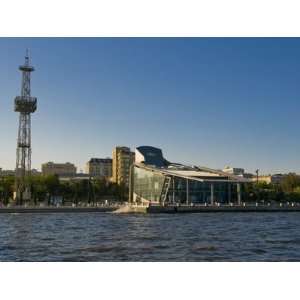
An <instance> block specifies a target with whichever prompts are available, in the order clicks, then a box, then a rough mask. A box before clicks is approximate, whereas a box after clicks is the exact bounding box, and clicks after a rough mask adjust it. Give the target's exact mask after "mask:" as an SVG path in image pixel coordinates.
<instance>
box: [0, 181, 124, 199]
mask: <svg viewBox="0 0 300 300" xmlns="http://www.w3.org/2000/svg"><path fill="white" fill-rule="evenodd" d="M28 182H29V184H30V188H31V196H32V202H33V203H34V204H36V205H37V204H39V203H41V202H44V203H47V204H48V205H50V204H51V198H52V197H55V196H61V197H62V199H63V203H65V202H72V203H76V204H78V203H79V202H80V203H94V202H95V201H103V199H106V198H108V199H110V200H117V201H127V199H128V188H126V187H124V186H118V185H117V184H115V183H112V182H109V181H107V180H105V179H92V180H89V179H82V180H68V181H64V180H59V178H58V176H56V175H48V176H44V175H34V176H31V177H30V178H28ZM13 191H14V176H3V177H0V202H2V203H3V204H5V205H6V204H7V203H9V201H10V200H11V199H12V198H13Z"/></svg>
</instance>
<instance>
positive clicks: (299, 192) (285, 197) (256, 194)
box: [244, 173, 300, 202]
mask: <svg viewBox="0 0 300 300" xmlns="http://www.w3.org/2000/svg"><path fill="white" fill-rule="evenodd" d="M244 199H245V200H246V201H250V202H254V201H255V202H262V201H277V202H284V201H291V202H297V201H299V202H300V176H299V175H296V174H292V173H290V174H288V175H286V176H285V177H284V178H283V180H282V182H281V183H280V184H272V183H269V184H268V183H266V182H258V183H251V184H246V185H245V187H244Z"/></svg>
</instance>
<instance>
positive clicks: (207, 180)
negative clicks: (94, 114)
mask: <svg viewBox="0 0 300 300" xmlns="http://www.w3.org/2000/svg"><path fill="white" fill-rule="evenodd" d="M135 153H136V160H135V163H134V166H133V170H132V172H131V174H132V175H131V185H130V200H131V201H132V202H136V203H145V202H148V203H149V202H150V203H160V204H162V205H164V204H168V203H170V204H180V203H182V204H183V203H184V204H191V203H202V204H205V203H206V204H215V203H217V202H218V203H232V202H236V203H239V204H240V203H241V201H242V186H243V184H244V183H247V182H250V181H249V180H248V179H245V178H243V177H240V176H235V175H233V174H230V173H226V172H223V171H219V170H214V169H210V168H207V167H201V166H186V165H183V164H179V163H170V162H168V161H167V160H166V159H165V158H164V157H163V155H162V151H161V150H160V149H157V148H154V147H150V146H142V147H138V148H136V152H135Z"/></svg>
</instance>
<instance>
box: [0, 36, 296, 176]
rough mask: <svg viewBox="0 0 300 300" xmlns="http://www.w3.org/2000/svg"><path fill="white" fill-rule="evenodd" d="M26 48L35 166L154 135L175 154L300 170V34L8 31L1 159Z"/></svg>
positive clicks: (185, 159)
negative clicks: (47, 34)
mask: <svg viewBox="0 0 300 300" xmlns="http://www.w3.org/2000/svg"><path fill="white" fill-rule="evenodd" d="M26 48H29V51H30V56H31V62H32V65H33V66H34V67H35V72H33V73H32V78H31V91H32V93H31V94H32V96H34V97H37V98H38V109H37V111H36V112H35V113H34V114H33V115H32V167H33V168H37V169H40V168H41V164H42V163H44V162H47V161H54V162H72V163H74V164H75V165H76V166H77V167H78V171H80V170H84V165H85V163H86V162H87V161H88V160H89V159H90V158H91V157H99V158H102V157H111V156H112V150H113V148H114V147H115V146H116V145H124V146H129V147H130V148H132V150H134V148H135V147H137V146H141V145H151V146H155V147H159V148H161V149H162V150H163V153H164V156H165V157H166V158H167V159H168V160H170V161H172V162H181V163H186V164H195V165H200V166H207V167H211V168H218V169H222V168H224V167H225V166H233V167H242V168H245V169H246V171H248V172H254V170H256V169H260V172H261V173H265V174H269V173H283V172H297V173H300V158H299V153H300V138H299V136H300V133H299V123H300V118H299V114H300V84H299V83H300V39H299V38H0V66H1V69H0V167H2V168H3V169H14V168H15V153H16V139H17V128H18V115H17V113H15V112H14V111H13V101H14V98H15V96H17V95H20V93H21V91H20V90H21V72H20V71H19V70H18V66H19V65H20V64H23V62H24V54H25V50H26Z"/></svg>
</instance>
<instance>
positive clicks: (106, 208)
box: [0, 206, 118, 214]
mask: <svg viewBox="0 0 300 300" xmlns="http://www.w3.org/2000/svg"><path fill="white" fill-rule="evenodd" d="M117 208H118V207H116V206H103V207H2V208H0V214H1V213H86V212H89V213H90V212H112V211H114V210H116V209H117Z"/></svg>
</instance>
